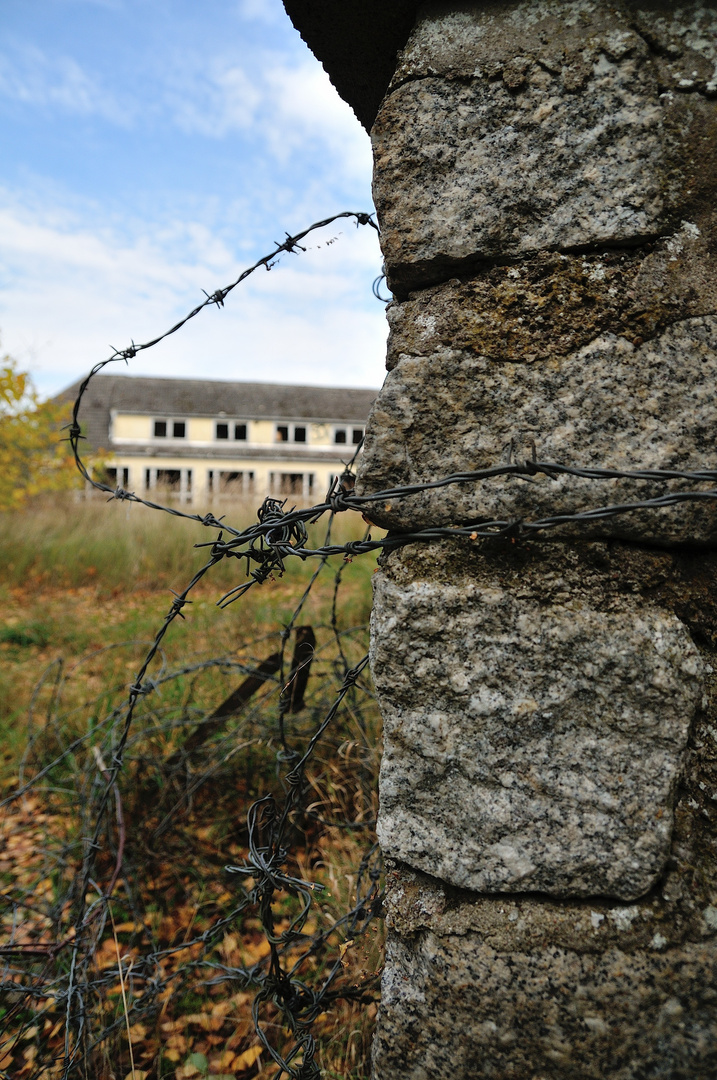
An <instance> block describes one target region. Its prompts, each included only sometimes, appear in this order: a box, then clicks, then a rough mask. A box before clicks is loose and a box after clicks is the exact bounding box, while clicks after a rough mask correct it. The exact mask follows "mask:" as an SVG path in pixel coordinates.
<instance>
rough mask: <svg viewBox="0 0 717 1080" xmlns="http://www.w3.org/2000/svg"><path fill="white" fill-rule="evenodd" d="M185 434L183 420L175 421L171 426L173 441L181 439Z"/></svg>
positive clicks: (185, 427)
mask: <svg viewBox="0 0 717 1080" xmlns="http://www.w3.org/2000/svg"><path fill="white" fill-rule="evenodd" d="M186 433H187V425H186V424H185V423H184V420H175V421H174V423H173V424H172V435H173V436H174V438H175V439H183V438H184V436H185V435H186Z"/></svg>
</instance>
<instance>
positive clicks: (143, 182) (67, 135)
mask: <svg viewBox="0 0 717 1080" xmlns="http://www.w3.org/2000/svg"><path fill="white" fill-rule="evenodd" d="M2 9H3V10H2V20H1V21H0V125H1V127H2V136H1V140H0V145H2V148H3V149H2V154H1V155H0V335H1V336H2V343H1V347H2V351H3V353H4V352H9V353H10V354H11V355H12V356H14V357H15V358H16V359H17V360H18V362H19V363H20V364H21V366H22V367H23V368H25V369H29V370H31V371H32V373H33V377H34V379H35V383H36V385H37V386H38V388H39V389H40V391H41V392H42V393H44V394H51V393H54V392H56V391H57V390H59V389H61V388H62V387H63V386H65V385H67V384H68V383H70V382H71V381H73V380H74V379H75V378H77V377H79V376H80V375H83V374H84V373H85V372H86V371H87V370H88V369H89V368H90V367H91V366H92V365H93V364H94V363H95V362H96V361H97V360H100V359H103V358H104V357H105V356H107V355H108V353H109V349H108V346H109V345H110V344H111V345H112V346H117V347H124V346H125V345H128V344H129V342H130V340H131V339H132V338H133V339H134V340H135V341H143V340H145V339H146V338H148V337H153V336H155V335H156V333H157V332H161V331H163V330H164V329H166V328H168V326H169V325H171V324H172V322H173V321H175V320H176V318H177V317H178V316H181V315H183V314H184V313H185V312H186V311H187V310H189V309H190V308H192V307H193V306H194V305H195V304H196V303H197V302H198V300H200V299H201V298H202V292H201V290H202V289H206V290H207V291H208V292H212V291H213V290H214V289H215V288H216V287H217V286H221V285H225V284H227V283H229V282H230V281H232V280H233V279H234V278H235V277H236V276H237V275H238V273H239V272H240V271H241V269H243V267H244V266H246V265H248V264H249V263H252V262H254V261H255V260H256V259H257V258H258V257H260V256H262V255H264V254H266V253H267V252H268V251H270V250H271V248H272V245H273V242H274V241H275V240H281V239H282V238H283V236H284V233H285V232H287V231H289V232H294V231H298V230H299V229H301V228H304V227H305V226H306V225H308V224H310V223H311V222H313V221H315V220H317V219H320V218H324V217H327V216H329V215H330V214H332V213H335V212H337V211H341V210H347V209H348V210H372V209H373V205H372V203H371V190H370V179H371V155H370V144H369V139H368V136H367V135H366V133H365V132H364V131H363V129H362V128H361V126H360V125H359V123H358V121H357V120H356V119H355V117H354V115H353V113H352V111H351V109H350V108H349V107H348V105H346V104H345V103H344V102H342V101H341V99H340V98H339V97H338V95H337V94H336V92H335V91H334V90H333V88H332V87H331V84H330V83H329V81H328V78H327V77H326V75H325V73H324V72H323V70H322V68H321V66H320V65H319V63H318V62H317V61H316V60H315V59H314V57H313V56H312V55H311V53H310V52H309V51H308V49H307V48H306V46H305V45H304V44H303V42H302V41H301V38H300V37H299V35H298V34H297V33H296V31H295V30H294V29H293V27H292V25H291V23H290V22H289V19H288V18H287V16H286V14H285V12H284V9H283V6H282V4H281V2H280V0H223V2H219V0H201V2H197V0H32V2H30V3H28V0H3V3H2ZM314 235H315V239H313V240H311V241H309V244H310V250H309V251H308V252H307V253H306V254H305V255H301V256H298V257H296V256H285V257H284V258H283V259H282V260H281V263H280V265H279V266H278V267H277V268H276V269H275V270H273V271H272V272H271V273H268V274H267V273H266V272H265V271H261V272H258V273H257V274H256V275H255V276H254V277H252V278H250V279H249V281H248V282H247V283H246V284H244V285H242V286H240V288H239V289H238V290H236V292H234V293H233V294H232V297H231V298H230V299H229V300H228V301H227V305H226V307H225V308H224V309H223V310H222V311H218V310H216V309H214V308H212V309H209V310H207V311H206V312H203V313H202V315H201V316H199V318H198V319H197V320H195V321H194V323H193V324H190V326H189V327H187V328H185V329H184V330H183V331H181V333H180V334H178V335H176V336H175V337H173V338H171V339H170V340H169V341H168V342H167V343H163V344H162V345H160V346H158V347H157V348H155V349H153V350H151V351H149V352H147V353H144V354H142V355H140V356H139V357H137V358H136V359H135V360H134V361H133V362H132V366H131V368H130V373H135V374H153V375H186V376H193V377H210V378H211V377H214V378H236V379H250V380H258V381H261V380H269V381H286V382H306V383H316V384H323V385H330V384H336V385H346V386H379V385H380V383H381V381H382V378H383V357H384V349H385V337H386V328H385V316H384V311H383V305H382V304H380V303H379V302H378V301H376V300H375V299H374V297H373V296H372V294H371V282H372V280H373V278H374V277H375V276H376V275H377V274H378V273H379V272H380V266H381V256H380V251H379V248H378V243H377V240H376V236H375V233H374V232H373V230H369V229H360V230H356V229H355V228H354V227H353V226H352V225H351V224H349V223H341V224H339V225H337V226H334V227H333V228H331V229H329V230H328V231H326V232H325V233H324V234H323V235H321V234H314ZM327 240H336V242H334V243H331V244H327V243H326V241H327ZM122 367H123V366H122ZM112 370H116V371H117V372H118V373H119V371H120V370H121V369H120V366H119V365H118V366H117V367H116V368H114V367H113V368H112Z"/></svg>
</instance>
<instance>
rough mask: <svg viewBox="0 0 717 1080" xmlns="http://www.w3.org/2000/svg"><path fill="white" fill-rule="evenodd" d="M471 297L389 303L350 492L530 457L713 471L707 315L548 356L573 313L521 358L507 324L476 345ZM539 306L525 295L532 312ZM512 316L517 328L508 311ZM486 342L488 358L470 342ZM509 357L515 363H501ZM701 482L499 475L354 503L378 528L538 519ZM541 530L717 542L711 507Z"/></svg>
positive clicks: (715, 334)
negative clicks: (378, 383)
mask: <svg viewBox="0 0 717 1080" xmlns="http://www.w3.org/2000/svg"><path fill="white" fill-rule="evenodd" d="M569 287H570V286H569V284H567V283H566V285H565V288H566V291H567V290H569ZM526 291H527V290H526ZM477 293H481V290H480V288H479V289H478V290H477ZM473 295H474V294H472V292H471V288H470V286H468V287H465V286H463V285H461V284H460V283H458V284H456V285H455V286H454V285H452V284H450V283H449V284H448V285H446V286H443V287H441V288H438V289H435V290H430V291H429V292H428V293H427V294H426V295H424V296H422V297H421V298H418V299H415V300H412V301H410V302H408V303H404V304H398V305H395V306H394V308H393V309H392V311H391V324H392V328H391V342H390V345H389V357H390V360H389V363H390V365H391V368H392V370H391V371H390V372H389V374H388V377H387V378H386V381H385V383H384V386H383V388H382V390H381V392H380V394H379V396H378V398H377V400H376V402H375V404H374V406H373V409H372V412H371V416H370V418H369V423H368V427H367V433H366V442H365V446H364V453H363V458H362V461H361V466H360V470H359V476H358V484H357V491H359V492H360V493H361V494H368V493H371V492H373V491H376V492H380V491H382V490H387V489H390V488H392V487H395V486H399V485H405V484H413V483H426V482H431V481H434V480H438V479H440V478H442V477H446V476H450V475H451V474H452V473H458V472H465V471H467V470H476V469H483V468H487V467H491V466H493V465H497V464H500V463H501V462H505V461H507V460H509V459H510V460H518V461H525V460H529V459H530V458H532V457H533V456H535V457H537V459H538V460H539V461H544V462H557V463H559V464H563V465H570V466H583V467H596V468H612V469H620V470H638V469H676V470H687V471H689V470H700V469H711V470H714V469H715V468H717V456H716V452H715V442H714V431H715V422H716V421H717V405H716V397H715V390H714V388H715V385H717V316H714V315H707V316H702V317H695V318H688V319H684V320H681V321H678V322H676V323H673V324H671V325H669V326H667V327H666V328H665V329H664V330H662V331H661V332H657V333H655V334H654V336H652V337H651V338H650V339H648V340H646V341H642V339H641V338H639V337H638V338H637V340H638V341H639V342H641V343H638V344H636V343H635V336H634V335H633V340H630V338H629V337H626V336H624V335H623V334H619V333H614V332H609V331H607V332H601V333H599V334H598V336H597V337H595V338H594V339H592V340H590V341H588V342H587V344H584V345H582V347H580V348H577V349H576V350H575V351H574V352H570V351H563V352H562V355H561V351H562V350H569V349H570V347H571V345H572V344H573V343H574V344H579V343H580V340H581V336H580V335H581V332H580V329H579V326H578V320H577V318H576V319H575V321H574V327H571V325H570V322H568V321H566V323H565V324H562V323H558V326H557V329H556V330H555V331H554V333H553V334H552V336H551V331H550V330H548V331H545V339H544V340H543V341H540V340H538V341H537V343H535V346H534V347H535V351H536V353H541V354H542V355H541V359H540V361H537V360H536V361H535V362H526V358H525V341H524V340H521V338H520V333H521V331H520V330H518V331H516V333H515V334H514V335H513V338H512V341H513V344H512V345H511V335H510V333H509V331H506V334H505V343H504V344H503V345H502V346H501V343H500V340H499V331H498V329H497V328H496V329H495V331H494V332H493V334H492V340H491V330H490V328H488V329H487V330H486V329H484V325H483V324H481V322H480V317H481V315H482V313H484V311H485V308H484V307H483V306H482V300H483V294H482V293H481V295H480V299H479V301H478V303H477V304H473ZM540 301H541V297H540V296H539V295H538V297H537V300H536V305H535V307H536V308H537V309H539V306H540ZM528 302H529V301H528ZM524 306H527V304H525V303H524ZM534 316H535V311H533V312H532V313H530V315H529V316H528V318H527V319H526V323H529V322H530V321H533V323H534V322H535V319H534ZM515 325H516V326H517V327H520V326H521V325H524V324H521V323H520V316H516V317H515ZM451 327H452V328H453V333H454V341H453V342H451V340H450V336H451ZM446 328H447V329H446ZM444 329H445V330H446V332H445V333H444ZM526 332H529V331H526ZM471 336H472V337H473V340H472V341H471V340H469V339H470V338H471ZM556 337H559V338H560V340H559V341H558V342H555V338H556ZM553 343H555V348H554V352H552V351H551V350H552V345H553ZM485 346H487V348H489V349H490V350H491V352H492V354H493V355H492V356H491V355H488V356H486V355H484V354H483V353H482V352H481V351H476V349H478V350H482V349H483V348H484V347H485ZM516 354H517V356H518V359H517V360H515V359H512V358H511V359H506V360H504V359H502V357H503V356H505V355H507V356H508V357H511V356H514V355H516ZM714 487H715V484H714V482H713V481H712V482H710V481H707V482H696V481H694V480H691V481H690V480H687V481H672V480H670V481H667V482H657V481H643V480H640V481H635V480H630V479H625V480H620V479H616V480H609V481H605V480H591V479H583V478H573V477H566V476H559V477H557V478H555V479H551V478H549V477H547V476H539V477H534V478H533V479H532V480H527V481H526V480H522V479H516V478H506V477H501V478H497V479H491V480H486V481H482V482H479V483H461V484H455V485H451V486H449V487H445V488H441V489H436V490H434V491H430V492H426V493H423V494H419V495H413V496H410V497H407V498H400V499H399V498H396V499H390V500H385V499H381V500H379V501H378V502H377V504H376V505H375V506H372V507H371V508H370V509H367V511H366V512H367V515H368V516H369V517H370V518H371V519H372V520H374V521H376V523H377V524H380V525H382V526H383V527H386V528H392V529H414V528H422V527H426V526H429V525H450V524H463V523H475V522H485V521H493V520H496V521H499V522H504V523H507V524H509V523H511V522H519V521H527V522H537V521H540V520H543V519H545V518H548V517H552V516H553V515H560V514H576V513H580V514H582V513H585V512H586V511H589V510H593V509H595V508H597V507H603V506H606V505H621V504H627V503H633V502H636V501H640V500H644V499H652V498H656V497H658V496H661V495H664V494H667V493H669V492H677V491H680V490H683V491H684V490H710V489H714ZM542 535H548V532H547V531H546V532H545V533H543V534H542ZM550 535H561V536H563V537H565V536H568V535H572V536H580V537H618V538H623V539H629V540H636V541H641V542H646V543H650V544H664V545H668V544H675V543H685V542H687V543H698V544H705V545H711V544H714V543H715V540H716V539H717V504H716V503H715V502H714V501H709V500H706V501H704V502H699V501H695V502H685V503H681V504H676V505H672V506H670V507H668V508H664V509H656V510H639V511H631V512H630V513H626V514H620V515H617V516H611V517H605V518H596V519H593V520H586V521H582V522H580V523H577V524H573V525H570V524H563V525H559V527H558V529H557V530H553V531H551V533H550Z"/></svg>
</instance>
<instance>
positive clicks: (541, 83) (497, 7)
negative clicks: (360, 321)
mask: <svg viewBox="0 0 717 1080" xmlns="http://www.w3.org/2000/svg"><path fill="white" fill-rule="evenodd" d="M457 7H458V10H448V9H447V7H446V5H434V6H433V8H429V9H428V11H427V12H426V13H425V15H424V17H423V18H422V19H420V20H419V22H418V24H417V27H416V29H415V30H414V33H413V35H412V38H411V39H410V41H409V43H408V45H407V47H406V49H405V51H404V53H403V56H402V58H401V59H400V61H399V65H398V67H397V71H396V75H395V77H394V80H393V84H392V88H391V89H390V90H389V92H388V94H387V96H386V98H385V99H384V102H383V104H382V106H381V109H380V111H379V114H378V117H377V119H376V122H375V124H374V127H373V129H372V141H373V146H374V163H375V171H374V201H375V203H376V208H377V211H378V216H379V220H380V223H381V228H382V248H383V252H384V257H385V261H386V267H387V273H388V281H389V285H390V287H391V288H392V289H393V291H394V292H395V293H397V294H398V295H401V296H403V295H405V293H406V291H407V290H409V289H410V288H412V287H416V286H417V285H426V284H430V283H434V282H438V281H441V280H445V279H446V278H447V277H449V276H451V273H455V272H462V271H463V272H464V271H465V269H466V267H470V266H471V265H474V264H476V263H478V262H481V261H485V260H495V259H498V260H506V259H511V258H517V257H523V256H526V255H530V254H532V253H535V252H538V251H541V250H545V249H553V250H554V249H559V250H562V251H570V250H575V249H588V248H590V247H592V248H593V249H597V248H598V247H600V246H602V247H606V246H614V245H618V244H622V245H633V244H637V243H641V242H646V241H648V240H650V239H654V238H655V237H656V236H659V235H660V234H662V233H665V232H669V231H672V229H673V228H674V226H675V225H678V224H679V221H680V219H681V218H682V217H685V216H688V215H689V214H690V213H691V212H692V211H693V210H694V208H695V207H696V205H697V204H698V203H700V201H702V202H705V204H706V205H709V203H710V201H712V202H713V201H714V189H715V186H716V185H717V177H716V176H715V173H714V169H713V168H712V167H711V166H712V165H713V163H714V138H713V136H714V129H715V124H716V123H717V121H716V117H717V104H716V103H715V102H714V101H713V100H707V98H708V97H709V93H708V88H709V87H711V85H712V82H711V81H710V80H711V78H712V76H711V74H710V73H711V71H712V70H713V69H712V68H710V64H711V60H710V55H711V53H710V46H709V45H708V44H705V42H706V41H708V40H709V29H710V27H711V26H712V23H713V22H714V18H713V15H712V14H710V13H709V12H708V13H707V15H705V17H704V18H702V17H701V16H700V17H699V18H698V17H697V16H695V19H694V20H693V22H694V24H695V25H694V27H692V30H691V31H690V32H689V33H688V31H686V30H685V31H684V33H683V35H682V38H681V39H680V40H681V41H682V42H683V46H684V48H683V55H682V61H681V62H682V67H680V66H679V65H678V68H675V70H674V72H672V74H670V75H669V77H668V76H666V75H663V66H664V65H663V66H661V62H660V63H658V60H659V59H660V53H659V47H658V46H657V45H656V46H655V48H654V49H653V48H651V46H650V44H649V42H648V41H647V40H646V38H645V36H644V35H642V34H641V33H639V32H638V31H637V30H636V29H635V26H636V25H637V21H636V20H637V17H636V16H634V17H632V18H631V16H630V13H629V12H628V11H627V10H626V9H624V8H615V7H614V5H607V4H596V3H593V2H591V0H575V2H565V3H563V2H557V0H536V2H534V3H530V4H525V3H517V2H515V3H514V2H501V3H493V2H489V3H481V4H473V5H458V6H457ZM451 8H455V5H452V6H451ZM642 8H643V10H642V14H641V15H640V18H641V20H642V23H644V24H646V23H648V22H649V21H650V20H649V12H647V11H646V10H645V9H646V5H642ZM663 15H664V11H663ZM664 22H668V23H669V18H668V17H667V16H666V15H665V17H664V18H663V23H664ZM690 25H691V26H692V24H690ZM658 29H660V31H661V33H662V34H663V36H664V35H665V34H667V33H668V30H669V26H668V28H667V29H665V27H663V26H660V27H658ZM678 36H679V35H678ZM526 37H527V40H526ZM685 41H689V42H690V43H691V45H690V46H689V47H688V46H686V45H685V44H684V43H685ZM685 49H687V53H685ZM700 49H701V51H700ZM685 62H688V66H689V65H691V66H690V68H689V70H690V72H693V71H694V73H695V74H694V77H692V76H690V79H688V80H685V78H684V76H683V75H682V74H681V73H682V71H683V68H684V63H685ZM708 69H709V70H708ZM671 70H672V69H671ZM684 70H687V69H686V68H684ZM661 80H662V81H661ZM685 81H687V82H690V86H689V87H687V86H683V85H681V84H684V83H685ZM687 90H690V91H694V92H693V93H687V92H683V91H687ZM705 132H706V134H705ZM698 189H699V190H698ZM703 189H704V190H703Z"/></svg>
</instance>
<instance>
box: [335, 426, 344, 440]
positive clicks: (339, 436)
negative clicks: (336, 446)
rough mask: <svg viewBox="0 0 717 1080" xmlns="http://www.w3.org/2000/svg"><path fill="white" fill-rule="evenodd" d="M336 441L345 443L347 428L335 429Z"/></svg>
mask: <svg viewBox="0 0 717 1080" xmlns="http://www.w3.org/2000/svg"><path fill="white" fill-rule="evenodd" d="M334 442H335V443H345V442H346V428H342V427H337V428H335V430H334Z"/></svg>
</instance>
